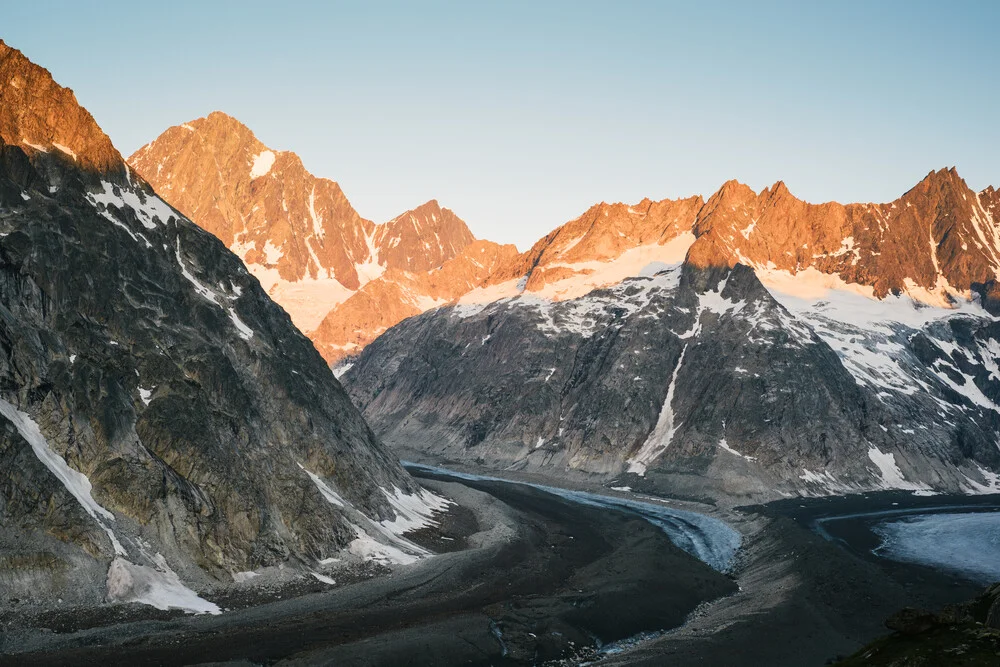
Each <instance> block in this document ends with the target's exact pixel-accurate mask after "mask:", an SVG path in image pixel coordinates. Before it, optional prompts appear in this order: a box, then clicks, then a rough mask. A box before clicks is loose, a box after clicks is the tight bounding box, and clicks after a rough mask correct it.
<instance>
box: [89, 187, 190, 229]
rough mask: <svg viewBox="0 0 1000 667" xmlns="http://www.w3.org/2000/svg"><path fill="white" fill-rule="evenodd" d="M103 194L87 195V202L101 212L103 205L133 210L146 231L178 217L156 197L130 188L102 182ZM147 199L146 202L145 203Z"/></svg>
mask: <svg viewBox="0 0 1000 667" xmlns="http://www.w3.org/2000/svg"><path fill="white" fill-rule="evenodd" d="M101 187H102V192H89V193H87V201H89V202H90V203H91V205H92V206H94V208H96V209H98V210H100V207H101V206H102V205H103V206H104V207H105V208H107V207H108V206H112V205H114V206H116V207H118V208H120V209H123V208H126V207H127V208H130V209H132V210H133V211H134V212H135V214H136V216H137V217H138V218H139V221H140V222H141V223H142V225H143V226H144V227H145V228H146V229H156V227H157V224H164V225H165V224H167V222H169V221H170V219H171V218H174V217H176V213H174V211H173V209H171V208H170V207H169V206H168V205H167V204H166V202H164V201H163V200H162V199H160V198H159V197H157V196H156V195H143V197H142V198H140V195H139V193H137V192H135V191H134V190H131V189H129V188H123V187H120V186H118V185H114V184H113V183H108V182H107V181H101ZM143 199H145V201H143Z"/></svg>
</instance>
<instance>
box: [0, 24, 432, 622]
mask: <svg viewBox="0 0 1000 667" xmlns="http://www.w3.org/2000/svg"><path fill="white" fill-rule="evenodd" d="M0 75H2V78H0V525H2V526H3V530H0V554H2V558H0V591H3V593H10V594H11V595H17V596H19V597H24V596H25V595H26V594H30V596H31V597H32V598H33V599H44V598H45V597H46V596H47V595H49V594H51V595H53V596H55V595H58V596H60V597H63V598H66V599H68V600H69V601H74V600H76V601H91V602H93V601H95V600H93V599H91V598H93V597H94V596H97V601H99V600H100V598H101V597H103V596H104V595H105V594H108V595H112V597H114V596H115V595H118V596H120V597H119V599H132V598H129V597H128V596H129V595H132V594H137V593H136V592H135V591H131V593H130V587H131V586H133V584H135V582H139V581H146V582H147V583H148V581H154V582H158V584H157V585H156V586H153V587H152V588H153V589H157V586H159V588H158V589H157V590H161V591H162V590H172V591H174V592H177V590H181V589H183V588H184V587H183V585H182V584H180V580H179V579H177V575H175V574H174V573H173V570H176V571H177V572H179V573H180V574H181V576H182V577H183V578H184V579H185V580H186V581H188V582H192V585H201V584H210V583H211V582H212V581H216V580H229V581H232V575H233V574H234V573H239V572H244V571H247V570H253V569H256V568H260V567H265V566H269V565H277V564H282V563H298V564H303V565H305V566H308V565H309V564H315V562H316V561H317V560H318V559H323V558H327V557H330V556H331V555H332V554H334V553H336V552H338V550H340V549H342V548H344V547H346V546H347V545H349V544H350V543H351V542H352V541H353V540H355V539H356V538H359V537H362V536H361V535H360V532H359V531H362V530H363V528H364V526H365V525H367V524H365V523H364V522H365V521H368V522H369V523H373V522H378V521H380V520H386V519H393V518H395V517H396V512H395V511H394V509H393V504H392V502H391V499H390V496H393V495H398V494H399V493H404V494H405V493H415V492H417V490H418V487H417V486H416V484H415V483H414V482H413V481H412V479H411V478H410V477H409V476H408V475H407V474H406V473H405V472H404V471H403V470H402V469H401V468H400V467H399V465H398V462H397V461H396V460H395V458H394V457H392V456H391V455H390V454H389V453H388V452H387V451H386V450H385V449H384V448H383V447H382V445H381V444H380V443H379V441H378V440H377V439H376V438H375V436H374V435H373V434H372V432H371V430H370V429H369V428H368V426H367V425H366V423H365V421H364V419H363V418H362V416H361V415H360V414H359V413H358V411H357V410H356V409H355V408H354V407H353V406H352V405H351V403H350V401H349V399H348V397H347V395H346V394H345V392H344V390H343V389H342V388H341V386H340V385H339V384H338V383H337V381H336V380H335V379H334V377H333V375H332V374H331V372H330V371H329V369H328V367H327V366H326V364H324V363H323V360H322V358H321V357H320V356H319V355H318V354H317V352H316V350H315V348H314V347H313V346H312V344H311V343H310V342H309V340H308V339H306V338H305V337H304V336H303V335H302V334H301V333H300V332H299V331H298V330H297V329H296V328H295V327H294V326H293V325H292V323H291V321H290V320H289V318H288V316H287V315H286V314H285V312H284V311H283V310H282V309H281V308H279V307H278V306H277V305H276V304H275V303H274V302H272V301H271V300H270V299H269V298H268V297H267V295H266V294H265V293H264V291H263V290H262V289H261V286H260V284H259V283H258V281H257V280H256V279H255V278H254V277H253V276H252V275H251V274H250V273H248V272H247V270H246V268H245V267H244V266H243V264H242V263H241V262H240V260H239V258H238V257H236V256H235V255H233V254H232V253H231V252H229V251H228V250H227V249H226V248H225V246H224V244H223V243H222V242H220V241H219V240H218V239H216V238H215V237H213V236H212V235H210V234H208V233H207V232H205V231H203V230H202V229H200V228H199V227H197V226H196V225H194V224H193V223H191V222H190V221H189V220H187V219H186V218H185V217H184V216H182V215H181V214H180V213H178V212H177V211H176V210H174V209H173V208H171V207H170V206H168V205H167V204H165V203H164V202H163V201H162V200H161V199H160V198H159V197H158V196H157V195H156V194H155V193H154V191H153V190H152V188H150V186H149V185H148V184H147V183H146V182H144V181H143V180H142V179H141V178H139V177H138V176H137V175H135V174H134V173H133V172H131V170H129V168H128V167H127V166H126V165H125V163H124V161H123V160H122V159H121V157H120V156H119V155H118V153H117V152H116V151H115V150H114V148H113V146H112V145H111V143H110V141H109V140H108V138H107V137H106V136H105V135H104V134H103V132H101V130H100V128H99V127H98V126H97V125H96V123H94V121H93V119H92V118H91V117H90V115H89V114H87V112H86V111H84V110H83V109H82V108H80V107H79V106H78V105H77V103H76V101H75V98H74V96H73V94H72V92H71V91H69V90H68V89H65V88H61V87H60V86H58V84H56V83H54V82H53V81H52V78H51V76H50V75H49V73H48V72H47V71H45V70H44V69H42V68H40V67H38V66H36V65H34V64H32V63H31V62H29V61H28V60H27V59H26V58H25V57H24V56H23V55H22V54H21V53H20V52H18V51H16V50H14V49H11V48H9V47H7V46H6V45H4V44H2V43H0ZM181 131H186V130H181ZM57 144H58V145H57ZM324 193H325V194H326V195H329V196H330V197H331V200H330V201H329V206H331V207H333V206H335V202H334V201H333V199H332V197H333V194H332V193H333V190H328V191H324ZM330 210H332V209H330ZM331 494H332V496H331ZM331 497H333V498H335V499H336V501H337V502H334V500H331ZM365 517H367V518H365ZM112 561H114V563H115V564H114V567H112V568H110V569H109V564H111V563H112ZM106 573H108V574H106ZM112 575H113V576H112ZM105 578H107V579H108V585H109V588H108V589H107V591H105V589H104V580H105ZM112 580H114V581H112ZM129 582H132V583H131V584H130V583H129ZM112 584H114V586H113V587H112V586H111V585H112ZM178 587H179V588H178ZM115 591H117V593H115ZM188 593H190V591H188ZM121 596H124V597H121ZM190 596H191V597H193V599H195V600H196V599H197V596H194V594H193V593H190ZM140 597H141V596H140ZM203 602H204V601H202V603H203ZM199 604H200V603H199ZM206 604H207V603H206ZM182 606H183V605H182ZM189 608H192V607H189ZM193 608H198V607H193ZM199 609H200V610H210V608H208V609H206V608H199Z"/></svg>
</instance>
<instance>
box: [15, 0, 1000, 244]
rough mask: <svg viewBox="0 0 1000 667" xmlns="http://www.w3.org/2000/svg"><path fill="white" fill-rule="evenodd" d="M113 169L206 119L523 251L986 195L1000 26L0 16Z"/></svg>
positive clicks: (529, 15) (666, 12)
mask: <svg viewBox="0 0 1000 667" xmlns="http://www.w3.org/2000/svg"><path fill="white" fill-rule="evenodd" d="M2 8H3V12H2V16H3V28H2V29H0V38H2V39H4V40H5V41H6V42H7V43H9V44H10V45H12V46H14V47H17V48H19V49H21V50H22V51H24V52H25V54H26V55H27V56H28V57H29V58H31V59H32V60H34V61H35V62H37V63H39V64H41V65H43V66H45V67H47V68H48V69H49V70H50V71H51V72H52V73H53V75H54V76H55V78H56V80H57V81H59V82H60V83H61V84H63V85H65V86H69V87H70V88H72V89H73V90H74V91H75V92H76V94H77V97H78V99H79V100H80V102H81V103H82V104H83V105H84V106H86V107H87V108H88V109H89V110H90V111H91V112H92V113H93V114H94V116H95V117H96V118H97V121H98V123H100V124H101V126H102V127H103V128H104V130H105V131H106V132H107V133H108V134H109V135H110V136H111V138H112V140H113V141H114V142H115V144H116V145H117V147H118V148H119V150H120V151H121V152H122V153H123V154H124V155H126V156H127V155H129V154H131V153H132V152H133V151H134V150H135V149H137V148H138V147H140V146H141V145H143V144H144V143H146V142H148V141H150V140H152V139H153V138H155V137H156V136H157V135H158V134H159V133H160V132H162V131H163V130H164V129H166V128H167V127H168V126H170V125H176V124H179V123H181V122H184V121H187V120H190V119H193V118H197V117H200V116H204V115H206V114H208V113H209V112H211V111H213V110H215V109H219V110H222V111H225V112H226V113H228V114H230V115H232V116H235V117H236V118H238V119H240V120H241V121H243V122H244V123H246V124H247V125H248V126H249V127H250V128H251V129H252V130H253V131H254V132H255V133H256V134H257V136H258V137H259V138H260V139H261V140H262V141H263V142H264V143H265V144H267V145H269V146H271V147H273V148H276V149H283V150H292V151H295V152H296V153H298V154H299V155H300V156H301V157H302V159H303V161H304V162H305V165H306V167H307V168H308V169H309V170H310V171H312V172H313V173H314V174H316V175H318V176H324V177H328V178H332V179H334V180H336V181H338V182H339V183H340V184H341V186H342V187H343V188H344V191H345V192H346V194H347V196H348V198H349V199H350V200H351V202H352V203H353V204H354V206H355V208H357V210H358V212H359V213H360V214H361V215H362V216H365V217H367V218H371V219H373V220H376V221H384V220H387V219H389V218H392V217H394V216H395V215H398V214H399V213H401V212H403V211H404V210H406V209H409V208H412V207H414V206H416V205H418V204H420V203H422V202H424V201H426V200H428V199H431V198H436V199H438V200H439V201H440V202H441V204H442V205H443V206H447V207H449V208H451V209H453V210H454V211H455V212H456V213H458V215H459V216H461V217H462V218H463V219H465V220H466V221H467V222H468V223H469V226H470V227H471V228H472V230H473V232H474V233H475V234H476V235H477V236H479V237H481V238H490V239H493V240H496V241H502V242H513V243H517V244H518V246H519V247H520V248H521V249H522V250H523V249H525V248H526V247H528V246H529V245H530V244H531V243H533V242H534V241H535V240H536V239H538V238H539V237H540V236H542V235H544V234H545V233H547V232H548V231H550V230H551V229H552V228H554V227H555V226H557V225H558V224H561V223H562V222H565V221H566V220H569V219H571V218H574V217H576V216H578V215H579V214H580V213H582V212H583V211H584V210H586V209H587V208H588V207H589V206H590V205H591V204H593V203H595V202H599V201H602V200H603V201H625V202H630V203H631V202H636V201H638V200H640V199H642V198H643V197H647V196H648V197H650V198H653V199H661V198H664V197H671V198H673V197H681V196H688V195H692V194H704V195H705V196H708V195H710V194H711V193H712V192H714V191H715V190H716V189H717V188H718V187H719V186H720V185H721V184H722V183H723V182H724V181H725V180H727V179H730V178H736V179H739V180H741V181H743V182H745V183H748V184H749V185H750V186H752V187H753V188H755V189H758V190H759V189H761V188H763V187H764V186H766V185H770V184H771V183H773V182H774V181H776V180H779V179H781V180H784V181H785V182H786V183H787V184H788V186H789V188H790V189H791V191H792V192H793V193H794V194H796V195H797V196H799V197H801V198H803V199H806V200H808V201H814V202H819V201H827V200H831V199H835V200H839V201H887V200H891V199H894V198H896V197H897V196H899V195H900V194H902V193H903V192H904V191H906V190H908V189H909V188H910V187H912V186H913V185H914V184H915V183H916V182H917V181H919V180H920V179H921V178H922V177H923V176H924V175H926V173H927V172H928V171H930V170H932V169H938V168H941V167H945V166H952V165H954V166H957V167H958V171H959V173H960V174H961V175H962V176H964V177H965V178H966V180H967V181H968V183H969V185H971V186H972V187H973V188H976V189H980V188H983V187H985V186H986V185H989V184H996V185H1000V150H998V149H1000V130H998V125H1000V124H998V114H997V109H998V108H1000V104H998V103H1000V39H997V37H996V30H997V26H998V25H1000V2H947V3H945V2H939V1H938V2H919V1H907V2H875V1H870V2H846V1H845V2H828V3H820V2H811V1H807V0H803V1H800V2H756V3H749V2H748V3H725V2H694V1H693V0H692V1H691V2H688V3H670V2H646V3H643V2H620V1H619V2H600V3H595V2H583V1H575V2H523V3H522V2H512V1H508V2H498V3H495V4H488V3H486V2H474V1H473V2H406V3H403V2H400V3H388V2H374V1H373V2H337V3H335V2H315V3H307V2H273V1H272V2H266V3H258V2H231V3H223V2H216V3H209V2H184V1H176V0H175V1H172V2H169V3H168V2H157V3H152V2H134V0H132V1H130V2H118V1H116V0H114V1H113V0H102V1H100V2H96V1H83V0H77V1H74V2H47V1H44V0H32V1H31V2H16V3H15V2H3V3H2Z"/></svg>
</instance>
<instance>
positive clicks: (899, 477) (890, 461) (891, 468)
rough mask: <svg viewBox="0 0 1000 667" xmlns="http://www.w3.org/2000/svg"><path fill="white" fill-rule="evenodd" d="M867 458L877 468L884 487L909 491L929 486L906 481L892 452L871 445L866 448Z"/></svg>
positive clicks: (922, 489) (927, 489)
mask: <svg viewBox="0 0 1000 667" xmlns="http://www.w3.org/2000/svg"><path fill="white" fill-rule="evenodd" d="M868 458H869V459H871V462H872V463H874V464H875V466H876V467H877V468H878V470H879V474H880V475H881V477H882V485H883V487H884V488H886V489H905V490H910V491H929V490H930V488H929V487H927V486H925V485H923V484H915V483H913V482H908V481H906V478H905V477H903V471H902V470H900V469H899V466H897V465H896V455H895V454H893V453H892V452H888V453H887V452H883V451H880V450H879V449H878V447H871V448H869V450H868Z"/></svg>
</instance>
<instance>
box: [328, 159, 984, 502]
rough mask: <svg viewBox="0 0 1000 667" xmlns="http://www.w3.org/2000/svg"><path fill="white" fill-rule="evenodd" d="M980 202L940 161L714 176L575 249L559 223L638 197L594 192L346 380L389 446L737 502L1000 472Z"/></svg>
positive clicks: (963, 485)
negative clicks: (918, 170) (604, 279)
mask: <svg viewBox="0 0 1000 667" xmlns="http://www.w3.org/2000/svg"><path fill="white" fill-rule="evenodd" d="M993 200H994V195H993V194H992V190H987V191H985V192H984V193H980V194H979V195H977V194H976V193H974V192H972V191H971V190H969V189H968V188H967V186H965V184H964V182H963V181H962V180H961V179H960V178H959V177H958V176H957V174H955V173H954V171H953V170H952V171H942V172H937V173H934V174H931V175H930V176H929V177H928V178H927V179H925V180H924V181H923V182H922V183H921V184H919V185H918V186H917V187H916V188H914V189H913V190H911V191H910V192H909V193H907V194H906V195H904V196H903V197H902V198H900V199H899V200H897V201H896V202H894V203H892V204H887V205H879V206H874V205H850V206H841V205H839V204H825V205H822V206H814V205H810V204H806V203H804V202H801V201H799V200H796V199H795V198H794V197H792V196H791V195H790V194H788V192H787V190H786V189H785V188H784V186H783V185H781V184H778V185H777V186H775V187H774V188H771V189H767V190H765V191H763V192H762V193H759V194H754V193H753V192H752V191H750V190H749V189H748V188H746V187H745V186H741V185H739V184H737V183H735V182H731V183H727V184H726V185H725V186H723V188H722V189H721V190H720V191H719V192H718V193H716V194H715V195H713V196H712V197H711V198H709V199H708V200H707V201H706V202H704V203H702V202H700V201H699V200H687V201H682V202H672V203H661V204H660V206H661V210H664V209H667V210H670V212H669V213H668V214H666V215H659V216H656V217H655V218H654V220H655V222H652V223H651V224H650V226H649V228H642V227H639V229H641V232H639V233H637V234H636V235H635V236H636V237H638V238H637V240H634V241H629V242H622V244H621V245H618V246H611V247H608V246H607V245H604V246H603V247H606V248H608V249H607V251H606V253H605V254H604V255H603V258H602V259H598V260H594V259H591V258H592V257H600V256H601V255H600V252H601V251H600V250H599V248H600V247H602V246H601V245H600V244H599V245H598V246H597V248H595V249H589V250H588V251H587V254H584V257H583V258H580V260H582V261H577V262H575V263H574V262H572V261H571V260H572V257H571V255H570V253H573V252H576V248H577V247H578V246H579V245H582V244H583V243H584V241H580V243H579V244H576V245H574V244H573V242H572V241H573V240H574V239H576V238H579V237H581V234H580V233H579V231H575V232H573V233H568V232H566V231H564V230H565V229H566V228H567V227H570V225H575V226H579V227H580V228H582V229H585V230H587V232H586V234H583V235H582V236H583V238H584V239H586V238H602V239H606V240H610V241H613V240H615V239H618V238H623V237H622V236H618V235H617V233H616V232H615V231H614V230H616V229H617V230H618V231H624V230H623V229H622V227H621V222H619V221H624V220H628V219H629V217H638V216H635V214H634V213H632V211H637V210H640V211H641V210H642V209H641V208H640V207H631V208H629V207H624V206H620V207H618V215H617V216H616V214H615V212H614V211H615V207H608V206H606V205H601V206H599V207H595V209H592V210H591V212H588V214H587V215H585V216H583V218H581V219H579V220H578V221H573V222H572V223H570V224H569V225H567V226H566V227H564V228H560V229H559V230H556V232H553V233H552V234H550V235H549V236H547V237H546V238H545V239H543V240H542V241H540V242H539V243H538V244H536V246H535V248H534V249H533V250H532V251H530V252H529V253H526V255H525V256H522V257H520V258H518V259H516V260H515V261H514V262H512V263H511V264H509V265H508V266H506V267H501V269H499V270H498V271H496V272H494V275H493V276H491V278H490V279H488V280H487V283H490V282H492V286H491V287H482V288H479V289H477V290H473V291H472V292H470V293H469V294H468V295H465V296H463V297H462V298H461V299H459V302H458V303H457V304H456V305H453V306H449V307H443V308H439V309H437V310H433V311H430V312H427V313H424V314H423V315H420V316H417V317H413V318H410V319H407V320H405V321H403V322H402V323H400V324H398V325H397V326H395V327H393V328H391V329H389V330H388V331H387V332H386V333H385V334H383V335H382V336H381V337H379V338H378V339H376V340H375V341H374V342H372V343H371V344H370V345H369V346H368V347H367V348H366V349H365V350H364V351H363V352H362V354H361V355H360V357H359V358H358V359H357V360H356V363H355V364H354V366H353V367H352V368H351V369H350V370H348V371H347V373H346V375H344V381H345V383H346V384H347V386H348V389H349V391H350V393H351V395H352V397H353V398H354V400H355V402H356V403H357V404H358V405H359V406H360V407H361V408H362V410H363V412H364V413H365V415H366V417H367V418H368V420H369V422H370V423H371V424H372V426H373V428H374V429H375V431H376V432H377V433H379V434H380V435H381V436H383V438H384V439H385V440H386V441H387V442H389V443H390V444H392V445H393V446H396V447H398V448H400V449H401V450H402V451H404V452H405V453H406V455H407V456H422V455H423V456H428V457H431V458H436V459H441V458H444V459H451V460H457V461H477V462H479V463H481V464H483V465H487V466H490V467H500V468H506V469H522V470H529V471H538V472H543V473H548V474H558V475H563V474H579V475H596V476H598V477H599V478H601V479H606V480H608V481H609V483H610V482H611V481H616V482H617V483H618V484H620V485H627V486H631V487H632V488H636V489H643V488H644V489H647V490H652V491H666V492H670V493H682V494H688V495H692V496H701V497H704V496H709V497H713V498H728V499H730V500H732V499H733V498H738V499H740V501H745V500H748V499H759V500H764V499H773V498H776V497H780V496H783V495H791V494H827V493H849V492H860V491H867V490H875V489H885V488H902V489H912V490H914V491H929V490H931V489H934V490H939V491H952V492H965V493H978V492H998V491H1000V475H998V474H997V472H998V471H1000V450H998V447H997V444H996V443H997V440H998V437H997V436H998V433H997V429H998V426H1000V421H998V420H1000V372H998V371H997V370H996V369H997V364H998V359H997V357H998V355H1000V329H998V325H997V323H996V321H995V320H994V317H993V316H992V315H991V314H990V313H989V312H988V311H987V310H985V309H984V306H987V307H989V298H988V293H990V290H991V289H994V288H992V287H991V285H992V284H993V283H995V280H996V276H997V269H996V266H997V265H996V264H995V263H993V261H992V258H993V257H995V256H997V252H998V248H1000V243H998V242H997V240H996V234H997V231H996V229H997V228H996V225H995V223H994V220H993V217H992V215H993V214H992V212H991V211H992V209H991V205H992V202H993ZM654 206H655V205H654ZM649 210H652V208H651V207H650V208H649ZM604 211H607V213H608V214H607V215H605V214H604ZM625 216H629V217H625ZM647 217H649V216H648V215H647ZM605 221H607V222H605ZM675 221H676V222H675ZM880 221H881V226H879V224H880ZM603 225H608V227H609V229H610V230H612V231H608V230H607V229H603V228H602V227H603ZM685 225H689V226H687V227H685ZM657 231H659V233H657ZM627 236H628V235H627V234H626V237H627ZM685 236H688V237H689V239H686V240H684V241H683V243H685V244H686V245H684V246H683V247H684V249H685V250H687V255H686V258H684V261H683V262H681V261H680V260H679V259H673V260H671V258H672V257H674V256H675V252H676V250H677V248H676V247H675V248H671V244H672V243H675V242H677V239H683V238H684V237H685ZM661 243H662V245H661ZM650 244H652V246H653V247H652V248H650V252H649V254H647V255H645V256H643V261H647V262H649V263H648V264H646V265H645V266H643V267H642V268H641V269H639V268H638V267H639V265H640V264H639V262H631V263H628V264H629V265H630V269H629V271H631V273H626V275H628V276H632V277H629V278H625V279H621V278H619V279H618V280H616V281H613V282H614V284H612V286H611V287H609V288H605V289H598V290H596V291H590V288H591V287H592V285H593V277H594V276H601V275H611V272H610V271H609V270H608V267H611V266H614V265H615V264H618V265H619V266H621V265H623V264H626V262H624V261H623V260H622V258H623V257H626V256H627V255H628V253H629V252H632V251H633V249H634V248H637V247H644V246H648V245H650ZM581 253H583V251H581ZM561 256H566V257H567V260H566V261H562V260H560V259H559V258H560V257H561ZM547 257H548V258H550V259H546V258H547ZM552 258H554V259H552ZM584 258H586V259H585V260H584ZM581 269H585V270H581ZM563 270H564V271H565V273H561V274H557V273H556V271H563ZM547 275H552V276H553V279H552V281H551V282H550V281H549V279H548V278H547ZM512 283H513V285H511V284H512ZM554 284H559V289H558V290H553V289H552V285H554ZM530 285H535V286H536V289H535V290H532V289H530V288H529V286H530ZM498 286H505V288H504V289H497V287H498ZM510 287H512V288H513V289H508V288H510ZM984 295H985V296H984ZM560 297H565V298H563V300H559V299H560Z"/></svg>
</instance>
